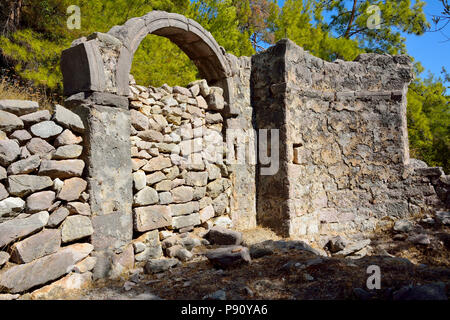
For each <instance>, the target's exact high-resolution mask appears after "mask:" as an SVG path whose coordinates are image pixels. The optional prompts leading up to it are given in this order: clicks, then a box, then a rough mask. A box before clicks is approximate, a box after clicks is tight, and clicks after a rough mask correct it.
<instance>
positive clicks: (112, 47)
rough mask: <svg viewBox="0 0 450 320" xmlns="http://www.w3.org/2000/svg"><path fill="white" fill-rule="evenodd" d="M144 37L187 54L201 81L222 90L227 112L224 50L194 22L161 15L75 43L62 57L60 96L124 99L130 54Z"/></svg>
mask: <svg viewBox="0 0 450 320" xmlns="http://www.w3.org/2000/svg"><path fill="white" fill-rule="evenodd" d="M148 34H154V35H159V36H163V37H166V38H168V39H170V40H171V41H172V42H173V43H175V44H176V45H177V46H178V47H179V48H180V49H181V50H182V51H183V52H185V53H186V55H187V56H188V57H189V58H190V59H191V60H192V61H193V62H194V64H195V65H196V66H197V68H198V70H199V72H200V75H201V77H203V78H205V79H206V80H207V81H208V83H209V84H210V85H215V86H218V87H221V88H222V89H223V90H224V96H225V100H226V101H227V105H228V107H227V110H229V109H230V106H231V103H232V102H231V101H230V100H231V99H232V96H233V93H232V85H231V81H232V80H231V77H232V71H231V67H230V63H229V61H228V60H227V57H226V54H225V50H224V49H223V48H221V47H220V46H219V45H218V44H217V42H216V40H215V39H214V38H213V36H212V35H211V33H209V32H208V31H206V30H205V29H204V28H203V27H202V26H201V25H200V24H198V23H197V22H195V21H194V20H192V19H188V18H186V17H184V16H183V15H180V14H176V13H167V12H164V11H152V12H150V13H148V14H146V15H145V16H143V17H139V18H132V19H130V20H128V21H127V22H126V23H125V24H123V25H121V26H114V27H113V28H111V30H109V31H108V33H106V34H101V33H95V34H93V35H91V36H89V37H88V38H81V39H77V40H76V41H74V43H73V44H72V47H71V48H70V49H67V50H65V51H63V54H62V57H61V70H62V73H63V78H64V93H65V94H66V95H67V96H70V95H73V94H75V93H79V92H89V91H93V92H106V93H111V94H116V95H119V96H127V95H128V91H129V89H128V79H129V78H128V76H129V73H130V69H131V65H132V62H133V56H134V53H135V52H136V50H137V48H138V47H139V44H140V43H141V41H142V40H143V39H144V38H145V37H146V36H147V35H148ZM227 110H225V112H227Z"/></svg>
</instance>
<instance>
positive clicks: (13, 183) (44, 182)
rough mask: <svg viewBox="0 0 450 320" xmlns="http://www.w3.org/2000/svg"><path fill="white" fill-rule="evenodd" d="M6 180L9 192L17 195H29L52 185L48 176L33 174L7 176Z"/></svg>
mask: <svg viewBox="0 0 450 320" xmlns="http://www.w3.org/2000/svg"><path fill="white" fill-rule="evenodd" d="M8 182H9V189H8V191H9V193H10V194H12V195H14V196H18V197H23V196H26V195H29V194H30V193H33V192H36V191H40V190H43V189H45V188H48V187H51V186H52V185H53V181H52V179H50V178H49V177H45V176H34V175H14V176H9V177H8Z"/></svg>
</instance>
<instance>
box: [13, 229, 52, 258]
mask: <svg viewBox="0 0 450 320" xmlns="http://www.w3.org/2000/svg"><path fill="white" fill-rule="evenodd" d="M60 246H61V231H59V230H53V229H46V230H43V231H41V232H39V233H37V234H35V235H33V236H31V237H29V238H26V239H25V240H22V241H20V242H16V243H14V245H13V246H12V249H11V261H13V262H15V263H28V262H31V261H33V260H35V259H39V258H41V257H44V256H46V255H49V254H52V253H55V252H56V251H58V249H59V248H60Z"/></svg>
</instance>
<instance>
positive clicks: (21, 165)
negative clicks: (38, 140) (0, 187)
mask: <svg viewBox="0 0 450 320" xmlns="http://www.w3.org/2000/svg"><path fill="white" fill-rule="evenodd" d="M40 164H41V158H40V157H39V156H38V155H34V156H30V157H28V158H26V159H23V160H19V161H17V162H14V163H12V164H11V165H10V166H9V167H8V175H18V174H27V173H31V172H33V171H35V170H36V169H37V168H39V165H40Z"/></svg>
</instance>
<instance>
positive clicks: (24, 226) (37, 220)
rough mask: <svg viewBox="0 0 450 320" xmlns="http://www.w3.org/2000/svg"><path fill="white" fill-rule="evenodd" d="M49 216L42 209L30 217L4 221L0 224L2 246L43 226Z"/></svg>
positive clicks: (0, 243) (0, 245)
mask: <svg viewBox="0 0 450 320" xmlns="http://www.w3.org/2000/svg"><path fill="white" fill-rule="evenodd" d="M48 218H49V214H48V212H46V211H42V212H38V213H35V214H33V215H31V216H30V217H28V218H22V219H19V218H15V219H13V220H9V221H6V222H3V223H2V224H0V248H1V247H3V246H6V245H8V244H10V243H11V242H13V241H16V240H17V239H19V238H23V237H25V236H27V235H29V234H31V233H33V232H35V231H38V230H39V229H41V228H43V227H44V226H45V225H46V224H47V222H48Z"/></svg>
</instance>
